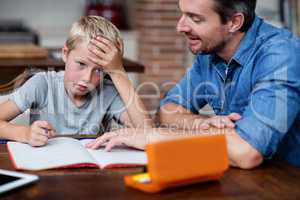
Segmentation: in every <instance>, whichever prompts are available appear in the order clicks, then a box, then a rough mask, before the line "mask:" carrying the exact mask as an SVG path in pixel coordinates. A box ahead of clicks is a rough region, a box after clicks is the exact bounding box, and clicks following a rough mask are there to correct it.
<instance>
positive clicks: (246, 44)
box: [232, 16, 262, 66]
mask: <svg viewBox="0 0 300 200" xmlns="http://www.w3.org/2000/svg"><path fill="white" fill-rule="evenodd" d="M261 23H262V19H261V18H260V17H257V16H256V17H255V19H254V22H253V24H252V25H251V27H250V28H249V30H248V31H247V32H246V34H245V35H244V37H243V39H242V40H241V43H240V45H239V48H238V49H237V50H236V52H235V53H234V55H233V58H232V59H233V60H235V61H236V62H237V63H238V64H239V65H240V66H245V65H246V63H247V59H248V58H249V55H251V52H252V51H253V50H254V49H255V48H254V45H255V38H256V36H257V33H258V29H259V26H260V25H261Z"/></svg>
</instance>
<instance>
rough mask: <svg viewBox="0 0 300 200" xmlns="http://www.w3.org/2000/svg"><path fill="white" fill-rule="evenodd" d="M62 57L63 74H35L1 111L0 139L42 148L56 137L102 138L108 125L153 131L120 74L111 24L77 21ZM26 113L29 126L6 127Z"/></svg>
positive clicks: (119, 53) (119, 45)
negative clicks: (87, 136) (10, 121)
mask: <svg viewBox="0 0 300 200" xmlns="http://www.w3.org/2000/svg"><path fill="white" fill-rule="evenodd" d="M62 55H63V61H64V62H65V71H64V72H42V73H37V74H36V75H35V76H33V77H32V78H31V79H29V80H28V81H27V82H26V83H25V84H24V85H23V86H22V87H21V88H19V89H17V90H16V91H15V92H14V93H13V95H11V97H10V99H9V100H7V101H6V102H4V103H3V104H1V105H0V110H1V113H0V138H5V139H10V140H16V141H19V142H24V143H28V144H30V145H32V146H42V145H45V144H47V141H48V139H49V138H51V137H53V136H55V135H67V134H79V133H80V134H97V133H103V132H104V131H105V127H104V125H105V124H109V122H110V121H111V120H112V119H116V120H117V121H119V122H121V123H123V124H125V125H126V126H128V127H144V126H152V122H151V120H150V119H149V117H148V115H147V114H146V112H145V108H144V105H143V103H142V102H141V100H140V99H139V97H138V95H137V94H136V93H135V91H134V88H133V86H132V85H131V83H130V81H129V79H128V76H127V74H126V73H125V70H124V67H123V64H122V55H123V43H122V41H121V38H120V33H119V31H118V30H117V28H116V27H115V26H114V25H113V24H111V23H110V22H108V21H107V20H105V19H104V18H102V17H98V16H87V17H82V18H81V19H80V20H79V21H77V22H75V23H74V24H73V26H72V28H71V30H70V33H69V37H68V39H67V41H66V43H65V45H64V47H63V49H62ZM105 74H107V75H109V76H110V78H111V80H112V81H111V80H108V79H107V78H105V77H106V76H105ZM104 76H105V77H104ZM123 102H124V103H125V104H126V105H124V103H123ZM27 109H30V124H31V125H30V126H20V125H14V124H11V123H8V121H9V120H11V119H13V118H15V117H16V116H18V115H19V114H21V113H22V112H24V111H25V110H27Z"/></svg>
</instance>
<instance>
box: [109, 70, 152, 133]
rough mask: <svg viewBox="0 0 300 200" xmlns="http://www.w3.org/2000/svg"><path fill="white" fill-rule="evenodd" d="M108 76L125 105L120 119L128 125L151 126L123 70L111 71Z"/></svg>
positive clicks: (143, 107) (141, 103)
mask: <svg viewBox="0 0 300 200" xmlns="http://www.w3.org/2000/svg"><path fill="white" fill-rule="evenodd" d="M110 77H111V79H112V81H113V83H114V85H115V87H116V89H117V90H118V92H119V95H120V96H121V98H122V100H123V102H124V104H125V107H126V111H125V112H123V113H122V115H121V121H122V122H123V123H124V124H125V125H126V126H128V127H139V128H141V127H145V128H146V127H148V128H149V127H152V126H153V123H152V120H151V119H150V117H149V115H148V113H147V111H146V108H145V106H144V104H143V102H142V101H141V99H140V97H139V96H138V94H137V93H136V91H135V89H134V87H133V85H132V83H131V82H130V80H129V78H128V75H127V73H126V72H125V71H118V72H113V73H111V74H110Z"/></svg>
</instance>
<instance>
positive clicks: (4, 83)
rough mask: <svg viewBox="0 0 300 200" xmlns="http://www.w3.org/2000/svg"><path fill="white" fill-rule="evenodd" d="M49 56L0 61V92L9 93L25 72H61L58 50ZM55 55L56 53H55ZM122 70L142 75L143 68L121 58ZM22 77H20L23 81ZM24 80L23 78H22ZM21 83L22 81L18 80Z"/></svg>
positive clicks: (50, 52) (62, 64)
mask: <svg viewBox="0 0 300 200" xmlns="http://www.w3.org/2000/svg"><path fill="white" fill-rule="evenodd" d="M48 50H49V56H48V58H44V59H0V92H2V91H4V92H5V91H6V88H7V90H8V91H9V90H10V89H11V88H13V87H14V85H15V82H16V81H15V80H16V78H17V77H18V76H19V75H20V74H22V73H23V72H25V70H32V69H33V70H37V69H40V70H56V71H58V70H63V69H64V67H65V64H64V62H63V61H62V60H61V59H57V58H55V57H53V53H54V52H57V51H60V50H58V49H48ZM56 54H57V53H56ZM123 64H124V68H125V70H126V71H127V72H135V73H143V72H144V70H145V67H144V66H143V65H142V64H140V63H137V62H134V61H132V60H129V59H127V58H123ZM23 78H24V77H21V79H23ZM24 79H25V78H24ZM18 81H19V82H20V83H22V82H23V81H22V80H18Z"/></svg>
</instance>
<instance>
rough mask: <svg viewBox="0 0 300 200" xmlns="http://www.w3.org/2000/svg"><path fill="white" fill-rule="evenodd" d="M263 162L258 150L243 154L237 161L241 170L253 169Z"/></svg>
mask: <svg viewBox="0 0 300 200" xmlns="http://www.w3.org/2000/svg"><path fill="white" fill-rule="evenodd" d="M262 162H263V156H262V155H261V154H260V153H259V152H258V151H256V150H251V151H248V152H245V153H243V154H242V155H241V156H240V158H239V160H237V161H236V165H237V167H239V168H241V169H253V168H255V167H257V166H259V165H260V164H261V163H262Z"/></svg>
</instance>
